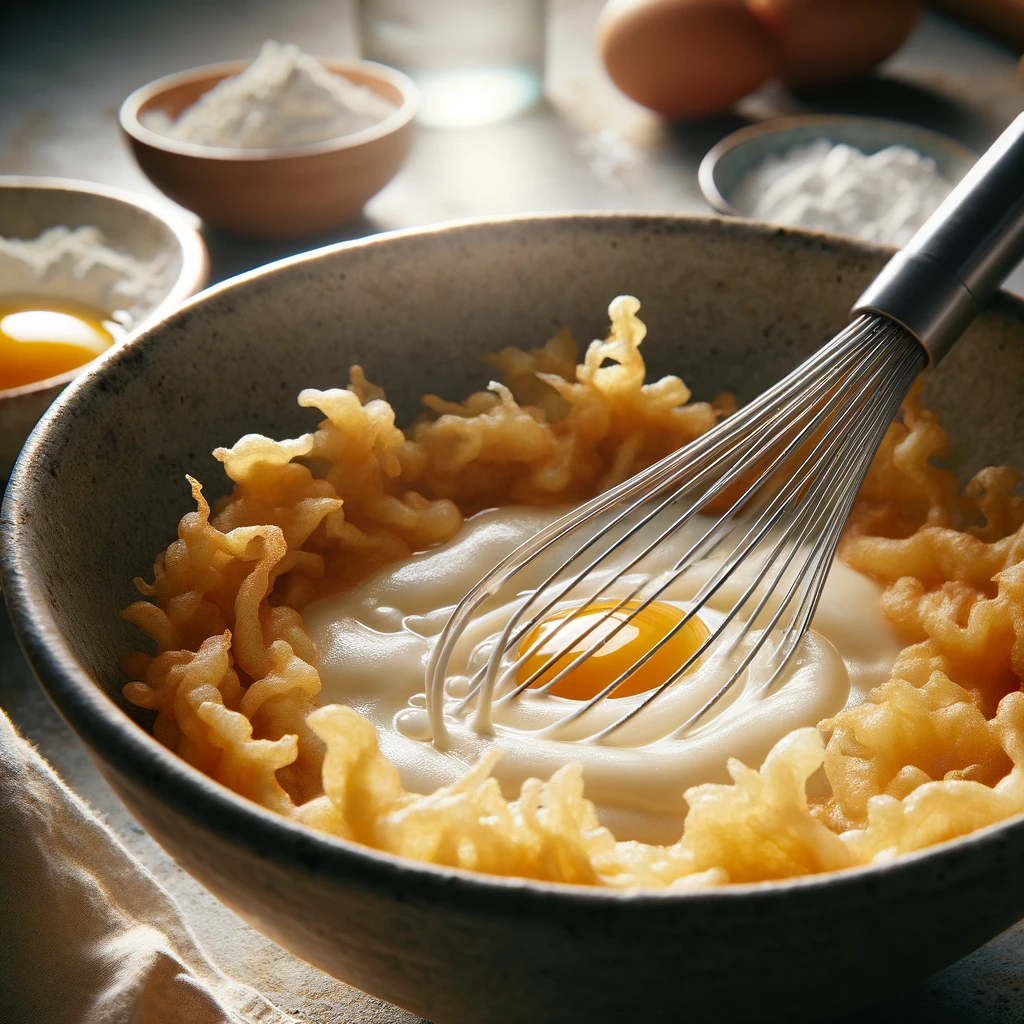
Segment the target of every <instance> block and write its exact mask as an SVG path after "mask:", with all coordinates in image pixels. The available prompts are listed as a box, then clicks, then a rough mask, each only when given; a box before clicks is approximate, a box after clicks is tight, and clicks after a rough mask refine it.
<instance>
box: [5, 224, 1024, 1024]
mask: <svg viewBox="0 0 1024 1024" xmlns="http://www.w3.org/2000/svg"><path fill="white" fill-rule="evenodd" d="M884 259H885V253H883V252H882V251H881V250H878V249H873V248H870V247H867V246H864V245H860V244H857V243H855V242H852V241H844V240H840V239H838V238H831V237H826V236H820V235H818V236H816V235H812V234H806V233H799V232H786V231H781V230H775V229H771V228H766V227H763V226H758V225H754V224H748V223H744V222H742V221H733V222H719V221H715V220H710V219H701V218H688V217H668V218H659V217H654V216H615V215H593V216H590V215H570V216H552V217H531V218H524V219H512V220H502V221H491V222H487V223H471V224H462V225H455V226H450V227H443V228H439V229H434V230H425V231H416V232H411V233H402V234H396V235H391V236H381V237H378V238H374V239H370V240H367V241H363V242H358V243H354V244H352V243H350V244H346V245H341V246H337V247H332V248H329V249H325V250H321V251H319V252H314V253H310V254H307V255H304V256H299V257H296V258H294V259H291V260H288V261H286V262H284V263H280V264H277V265H275V266H271V267H268V268H265V269H263V270H260V271H256V272H254V273H252V274H248V275H246V276H244V277H242V278H239V279H237V280H235V281H232V282H229V283H227V284H224V285H221V286H219V287H217V288H214V289H212V290H210V291H207V292H205V293H204V294H202V295H201V296H199V297H198V298H196V299H194V300H192V301H191V302H190V303H189V304H188V305H186V306H185V307H184V308H182V309H180V310H179V311H177V312H175V313H173V314H171V315H170V316H169V317H167V318H166V319H165V320H163V321H162V322H161V323H159V324H157V325H156V326H155V327H152V328H151V329H150V330H148V331H147V332H145V333H144V334H142V335H141V336H140V337H138V338H135V339H134V340H132V341H131V342H130V343H129V344H128V345H127V346H126V347H125V348H124V349H123V350H121V351H120V352H118V353H116V354H115V355H114V356H112V357H110V358H108V359H107V360H105V361H104V362H103V363H102V364H101V365H100V366H99V367H98V368H97V369H95V370H93V371H92V372H91V373H89V374H87V375H86V376H85V377H83V378H81V379H80V380H79V381H77V382H76V383H75V384H74V385H73V386H72V387H71V388H69V389H68V390H67V391H66V392H65V393H64V394H63V396H62V397H61V398H60V399H59V400H58V402H57V403H56V404H55V405H54V407H53V409H52V410H51V411H50V413H49V414H48V416H47V418H46V419H45V421H44V422H43V424H42V425H41V426H40V428H39V429H38V430H37V431H36V433H35V435H34V436H33V438H32V439H31V441H30V442H29V444H28V447H27V448H26V450H25V452H24V454H23V456H22V458H21V460H20V462H19V464H18V467H17V470H16V472H15V475H14V478H13V480H12V482H11V485H10V490H9V492H8V495H7V500H6V504H5V510H4V518H3V531H4V532H3V542H4V544H3V547H4V554H3V576H2V582H3V589H4V593H5V596H6V598H7V601H8V603H9V606H10V610H11V614H12V617H13V620H14V624H15V628H16V630H17V632H18V635H19V637H20V639H21V642H22V644H23V645H24V648H25V651H26V654H27V656H28V658H29V660H30V661H31V663H32V666H33V668H34V670H35V671H36V673H37V674H38V676H39V678H40V680H41V682H42V684H43V686H44V687H45V688H46V690H47V692H48V693H49V694H50V696H51V697H52V698H53V700H54V702H55V703H56V704H57V706H58V707H59V708H60V710H61V712H62V713H63V714H64V716H65V717H66V718H67V720H68V721H69V722H70V723H71V725H72V726H73V728H74V729H75V730H76V731H77V732H78V734H79V735H80V736H81V737H82V739H83V740H84V742H85V743H86V744H87V745H88V747H89V749H90V750H91V752H92V753H93V755H94V757H95V758H96V759H97V761H98V762H99V763H100V765H101V766H102V769H103V771H104V773H105V774H106V776H107V778H108V779H109V781H110V783H111V784H112V785H113V787H114V788H115V789H116V790H117V792H118V793H119V794H120V796H121V797H122V798H123V800H124V802H125V803H126V804H127V805H128V807H129V808H130V809H131V811H132V812H133V813H134V814H135V815H136V816H137V818H138V819H139V821H140V822H141V823H142V824H143V825H144V826H145V827H146V828H147V829H148V830H149V831H150V832H151V833H152V835H153V836H154V837H155V838H156V839H157V840H158V842H160V843H161V844H162V845H163V846H164V847H165V848H166V849H167V850H168V851H170V853H171V854H172V855H173V856H174V857H175V858H176V859H177V860H178V861H179V862H180V863H181V864H182V865H183V866H184V867H185V868H186V869H187V870H188V871H190V872H191V873H192V874H193V875H195V876H196V878H198V879H199V880H200V881H201V882H202V883H203V884H204V885H205V886H207V887H208V888H209V889H210V890H211V891H213V892H214V893H216V894H217V896H219V897H220V898H221V899H222V900H223V901H224V902H225V903H227V904H228V905H229V906H230V907H232V908H233V909H234V910H236V911H237V912H238V913H239V914H241V915H242V916H243V917H244V918H246V919H247V920H248V921H251V922H252V923H253V924H254V925H255V926H256V927H257V928H259V929H261V930H262V931H263V932H265V933H266V934H267V935H269V936H271V937H272V938H273V939H275V940H276V941H277V942H279V943H280V944H281V945H283V946H285V947H287V948H288V949H290V950H292V951H293V952H294V953H296V954H297V955H299V956H300V957H302V958H304V959H305V960H308V961H309V962H310V963H313V964H315V965H317V966H318V967H321V968H323V969H324V970H325V971H328V972H330V973H331V974H334V975H336V976H337V977H339V978H342V979H344V980H345V981H348V982H350V983H352V984H353V985H356V986H358V987H359V988H362V989H365V990H366V991H368V992H372V993H374V994H376V995H378V996H381V997H383V998H384V999H387V1000H390V1001H391V1002H394V1003H397V1004H399V1005H401V1006H404V1007H407V1008H409V1009H410V1010H413V1011H415V1012H416V1013H418V1014H421V1015H422V1016H424V1017H426V1018H428V1019H430V1020H433V1021H436V1022H439V1024H490V1022H499V1021H501V1022H517V1024H521V1022H527V1021H529V1022H533V1021H555V1022H559V1024H572V1022H583V1021H588V1022H594V1021H615V1022H617V1024H618V1022H621V1021H644V1022H651V1021H660V1020H666V1021H668V1020H671V1021H680V1020H685V1021H688V1022H691V1024H695V1022H698V1021H716V1022H717V1021H740V1020H743V1021H753V1020H757V1021H764V1020H771V1019H774V1018H779V1019H783V1020H786V1021H794V1020H797V1019H799V1018H800V1017H801V1016H805V1017H806V1016H808V1015H812V1014H813V1015H814V1016H815V1017H818V1016H820V1015H821V1014H822V1013H823V1011H825V1010H827V1009H829V1008H832V1009H834V1008H836V1006H837V1001H838V1002H839V1003H840V1004H841V1005H844V1006H849V1005H850V1004H851V1003H854V1002H856V1001H858V1000H861V1001H867V1000H869V999H872V998H876V997H878V996H879V995H880V994H881V993H883V992H884V991H885V990H886V989H888V988H890V987H893V986H896V985H906V984H907V983H909V982H910V981H912V980H913V979H916V978H920V977H923V976H925V975H927V974H928V973H930V972H932V971H935V970H937V969H939V968H940V967H942V966H944V965H946V964H949V963H951V962H952V961H954V960H956V959H958V958H959V957H961V956H963V955H964V954H966V953H968V952H969V951H970V950H972V949H974V948H975V947H977V946H979V945H980V944H981V943H983V942H985V941H986V940H987V939H989V938H991V937H992V936H994V935H995V934H996V933H998V932H1000V931H1001V930H1003V929H1004V928H1006V927H1008V926H1009V925H1010V924H1012V923H1013V922H1014V921H1016V920H1017V919H1018V918H1020V917H1022V916H1024V886H1022V885H1021V883H1020V871H1021V864H1022V863H1024V820H1021V819H1014V820H1010V821H1007V822H1006V823H1004V824H1001V825H998V826H996V827H991V828H988V829H985V830H984V831H981V832H978V833H976V834H974V835H970V836H968V837H966V838H963V839H960V840H958V841H956V842H952V843H948V844H945V845H942V846H938V847H935V848H934V849H930V850H927V851H925V852H923V853H919V854H916V855H914V856H910V857H906V858H904V859H902V860H898V861H896V862H895V863H891V864H887V865H883V866H878V867H872V868H866V869H857V870H852V871H847V872H844V873H840V874H833V875H821V876H817V877H810V878H801V879H796V880H793V881H788V882H784V883H779V884H759V885H738V886H732V887H724V888H719V889H714V890H711V891H706V892H695V893H669V892H614V891H603V890H600V889H586V888H574V887H570V886H561V885H550V884H537V883H534V882H526V881H518V880H516V879H498V878H490V877H486V876H482V875H475V874H470V873H465V872H461V871H457V870H444V869H438V868H434V867H429V866H425V865H422V864H419V863H414V862H412V861H405V860H402V859H398V858H395V857H392V856H387V855H384V854H381V853H376V852H373V851H372V850H369V849H365V848H361V847H359V846H356V845H353V844H351V843H346V842H342V841H340V840H337V839H332V838H328V837H326V836H324V835H318V834H315V833H313V832H311V831H307V830H305V829H304V828H301V827H299V826H297V825H293V824H290V823H289V822H288V821H285V820H283V819H282V818H279V817H276V816H275V815H274V814H272V813H270V812H269V811H266V810H263V809H262V808H260V807H257V806H256V805H254V804H252V803H249V802H247V801H246V800H245V799H243V798H241V797H239V796H236V795H235V794H233V793H231V792H229V791H227V790H226V789H223V788H221V787H220V786H219V785H217V784H216V783H214V782H211V781H210V780H209V779H208V778H206V777H205V776H203V775H201V774H200V773H199V772H197V771H196V770H194V769H193V768H191V767H189V766H188V765H187V764H185V763H184V762H183V761H180V760H179V759H178V758H177V757H176V756H175V755H174V754H172V753H170V752H169V751H168V750H166V749H165V748H164V747H162V746H161V745H160V744H159V743H157V742H156V741H155V740H154V739H153V738H152V737H151V736H150V734H149V732H147V730H146V724H147V720H146V717H145V714H144V713H142V712H139V711H138V710H136V709H134V708H131V707H128V706H127V705H126V703H125V702H124V700H123V699H122V698H121V696H120V688H121V686H122V684H123V682H124V680H123V677H122V676H121V673H120V671H119V669H118V660H119V658H120V656H121V654H122V653H123V652H125V651H127V650H129V649H131V648H133V647H134V646H135V645H137V644H138V642H139V637H138V636H137V635H135V634H134V633H133V630H132V627H130V626H129V625H128V624H126V623H125V622H123V621H122V620H121V619H119V618H118V610H119V609H120V608H122V607H124V606H125V605H126V604H127V603H128V602H129V601H131V600H132V599H133V598H134V596H135V594H134V591H133V588H132V585H131V579H132V577H133V576H134V575H136V574H143V575H148V573H149V572H150V566H151V563H152V560H153V556H154V553H155V552H157V551H159V550H161V549H162V548H164V547H165V546H166V544H167V543H168V542H169V540H171V539H172V538H173V536H174V530H175V524H176V522H177V519H178V517H179V516H180V515H182V514H183V513H184V512H186V511H188V510H189V509H190V508H191V503H190V500H189V495H188V488H187V486H186V483H185V473H186V472H191V473H193V474H195V475H196V476H197V477H198V478H199V479H200V480H201V481H203V482H204V483H205V484H206V486H207V488H208V490H207V493H209V494H212V495H216V494H217V493H223V492H224V491H225V478H224V475H223V473H222V471H221V468H220V466H219V464H218V463H216V462H215V461H214V460H213V459H212V458H211V456H210V455H209V452H210V450H211V449H212V448H214V447H215V446H217V445H224V444H230V443H231V442H233V441H234V440H235V439H236V438H238V437H239V436H240V435H241V434H244V433H246V432H247V431H261V432H266V433H269V434H271V435H273V436H276V437H292V436H295V435H296V434H297V433H299V432H301V431H303V430H307V429H310V428H311V427H312V426H313V424H314V423H315V421H316V418H317V416H316V414H315V413H313V412H312V411H311V410H303V409H299V407H298V406H297V405H296V403H295V396H296V394H297V393H298V391H299V390H300V389H301V388H303V387H307V386H314V387H326V386H328V385H332V384H341V385H343V384H344V383H345V381H346V374H347V370H348V367H349V365H350V364H351V363H354V362H358V363H360V364H361V365H362V366H363V367H364V368H365V370H366V372H367V375H368V376H369V378H370V379H371V380H373V381H379V382H381V383H383V384H385V385H386V386H387V388H388V393H389V395H390V397H391V399H392V401H393V402H394V403H395V405H396V406H397V409H398V412H399V415H400V416H401V417H402V418H404V419H406V420H408V419H409V418H411V417H412V416H413V415H414V414H415V412H416V409H417V396H419V395H420V394H421V393H422V392H424V391H435V392H438V393H440V394H442V395H445V396H447V397H450V398H456V397H461V396H464V395H466V394H468V392H469V391H470V390H471V389H473V388H478V387H480V386H481V385H484V384H486V382H487V380H488V370H487V368H486V367H483V366H481V365H480V364H479V363H478V362H477V361H476V360H475V358H474V356H475V355H476V354H477V353H478V352H480V351H494V350H497V349H499V348H501V347H502V346H503V345H508V344H522V345H528V346H532V345H536V344H539V343H540V342H542V341H543V340H544V339H546V338H547V337H549V336H550V335H551V333H552V332H553V331H554V330H555V329H556V328H557V327H558V326H560V325H562V324H571V325H572V327H573V329H574V330H575V332H576V334H577V337H578V338H580V339H582V340H584V341H586V340H588V339H590V338H593V337H596V336H598V335H601V334H603V332H604V331H605V329H606V326H607V321H606V317H605V309H606V307H607V304H608V301H609V300H610V299H611V298H612V297H613V296H615V295H617V294H619V293H621V292H631V293H633V294H635V295H637V296H639V297H640V298H641V300H642V301H643V310H642V316H643V318H644V319H645V320H646V321H647V323H648V325H649V328H650V333H649V336H648V340H647V341H646V342H645V345H644V352H645V355H646V356H647V358H648V360H649V363H650V370H651V372H652V373H653V374H655V375H657V374H661V373H665V372H668V371H671V372H678V373H680V374H682V375H683V376H684V377H685V379H686V380H687V382H688V383H689V384H690V385H691V386H692V387H693V389H694V391H695V393H696V394H697V395H698V396H710V395H711V394H712V393H713V392H715V391H716V390H718V389H720V388H731V389H733V390H735V391H736V392H738V393H739V395H740V397H741V398H744V399H746V398H750V397H751V396H752V395H754V394H755V393H756V392H758V391H759V390H760V389H762V388H764V387H765V386H766V385H768V384H770V383H771V382H772V381H774V380H775V379H777V378H778V377H779V376H780V375H781V374H782V373H783V372H785V371H786V370H787V369H788V368H790V367H791V366H793V365H794V364H795V363H796V362H797V361H798V360H799V359H801V358H802V357H803V356H805V355H806V354H807V353H809V352H810V351H811V350H812V349H813V348H814V347H815V346H817V345H819V344H821V343H822V342H823V341H824V340H826V339H827V338H828V337H829V336H830V335H831V334H832V333H833V332H834V331H835V330H836V329H837V328H839V327H841V326H842V325H843V324H844V323H845V322H846V314H847V310H848V309H849V306H850V304H851V302H852V300H853V299H855V298H856V296H857V295H858V294H859V292H860V289H861V288H862V287H863V286H864V285H865V284H866V283H867V281H868V280H869V278H870V277H871V276H872V274H873V273H874V272H875V271H876V270H877V269H878V267H879V266H880V265H881V264H882V262H883V261H884ZM1021 380H1024V304H1022V303H1020V302H1018V301H1016V300H1014V299H1012V298H1009V297H1006V296H1002V297H1000V298H999V299H998V300H997V301H996V302H995V304H994V306H993V309H992V311H991V312H988V313H986V314H985V315H984V316H983V317H982V318H981V319H980V320H979V321H978V323H977V324H976V325H975V326H974V327H972V329H971V330H970V331H969V333H968V334H967V336H965V338H964V339H963V341H962V342H961V344H960V345H959V346H958V347H957V349H956V350H955V351H954V352H953V354H952V355H951V356H950V357H949V358H948V359H947V360H946V361H945V362H944V363H943V364H942V365H941V366H940V367H939V369H938V370H937V371H936V372H935V373H934V375H933V377H932V378H931V380H930V391H931V393H930V401H931V402H932V403H933V404H934V406H935V407H936V408H938V409H939V410H940V411H941V412H942V413H943V415H944V416H945V419H946V421H947V423H948V424H949V426H950V429H951V433H952V435H953V438H954V445H955V453H956V456H957V457H958V458H959V459H960V460H961V463H962V464H963V465H964V466H965V467H975V466H978V465H981V464H983V463H986V462H989V461H1002V462H1005V461H1007V460H1008V459H1009V460H1010V461H1013V460H1016V461H1017V462H1018V463H1019V462H1020V460H1021V454H1022V453H1021V449H1020V438H1021V437H1022V436H1024V430H1022V427H1024V404H1022V402H1021V398H1020V381H1021Z"/></svg>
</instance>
